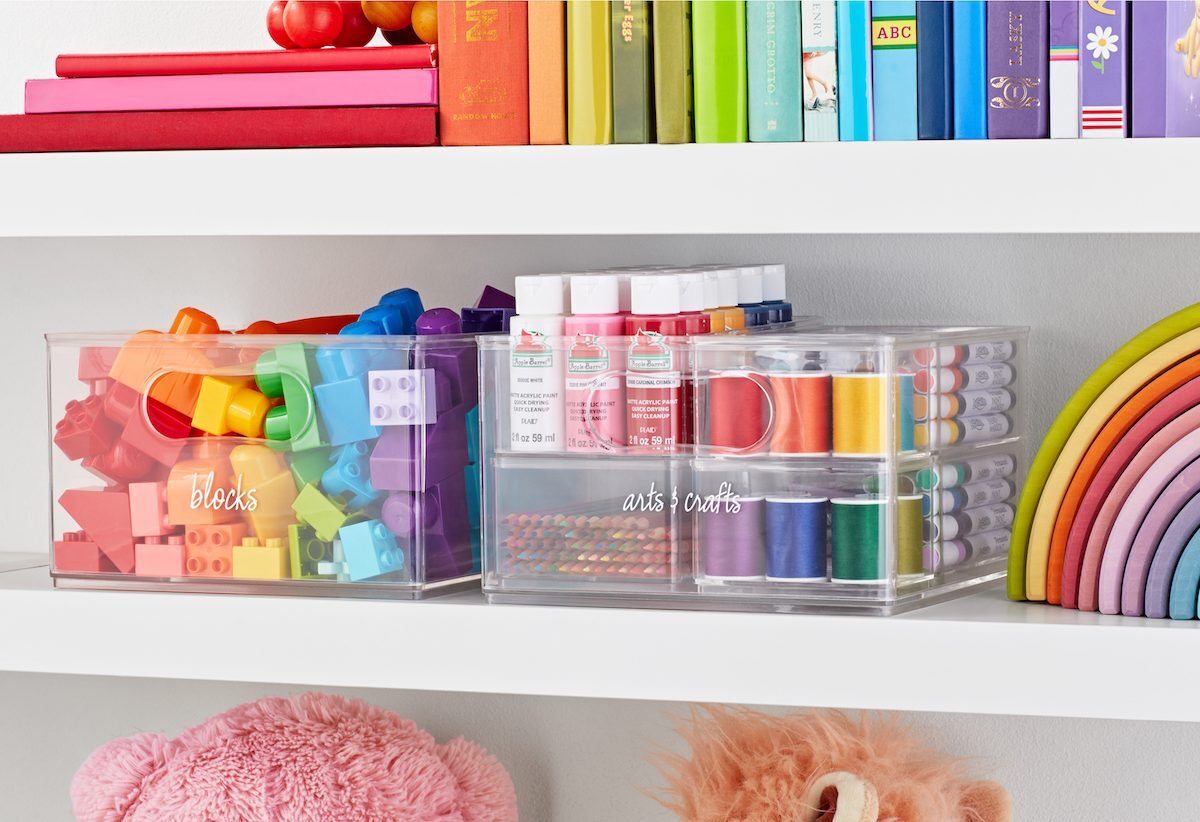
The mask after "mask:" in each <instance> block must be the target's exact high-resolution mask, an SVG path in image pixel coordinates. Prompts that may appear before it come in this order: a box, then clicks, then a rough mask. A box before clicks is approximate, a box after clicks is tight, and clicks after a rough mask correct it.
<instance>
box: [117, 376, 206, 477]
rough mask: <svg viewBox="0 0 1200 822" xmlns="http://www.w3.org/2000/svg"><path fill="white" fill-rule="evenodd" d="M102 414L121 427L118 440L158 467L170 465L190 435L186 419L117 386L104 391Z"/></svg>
mask: <svg viewBox="0 0 1200 822" xmlns="http://www.w3.org/2000/svg"><path fill="white" fill-rule="evenodd" d="M143 411H144V414H143ZM104 413H105V415H106V416H107V417H108V418H109V419H110V420H112V421H113V422H115V423H116V424H117V425H119V426H120V427H121V437H120V438H121V441H123V442H125V443H127V444H128V445H130V446H132V447H133V448H136V449H137V450H138V451H141V452H142V453H143V454H145V455H146V456H148V457H150V459H152V460H154V461H155V462H157V463H159V464H160V465H168V466H169V465H174V464H175V462H176V461H177V460H178V459H179V454H180V453H181V452H182V451H183V448H184V446H186V445H187V437H189V436H190V435H191V433H192V423H191V420H190V419H189V418H188V417H185V416H184V415H182V414H180V413H179V412H178V411H175V410H174V409H172V408H168V407H167V406H165V405H163V404H162V403H160V402H158V401H157V400H153V399H151V398H149V397H144V398H143V397H142V395H141V394H139V393H138V392H137V391H135V390H134V389H132V388H130V387H129V386H127V385H122V384H120V383H115V384H114V385H113V386H112V387H111V388H110V389H109V390H108V391H107V392H105V394H104Z"/></svg>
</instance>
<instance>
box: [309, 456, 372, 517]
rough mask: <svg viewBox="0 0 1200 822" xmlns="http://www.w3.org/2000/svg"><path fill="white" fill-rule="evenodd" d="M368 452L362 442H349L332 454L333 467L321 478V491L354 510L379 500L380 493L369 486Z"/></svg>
mask: <svg viewBox="0 0 1200 822" xmlns="http://www.w3.org/2000/svg"><path fill="white" fill-rule="evenodd" d="M370 453H371V448H370V446H368V445H367V444H366V443H365V442H352V443H350V444H349V445H343V446H342V447H341V448H339V449H337V450H336V451H334V453H333V459H334V463H333V465H332V466H330V467H329V469H327V470H326V471H325V473H324V474H322V475H321V489H322V490H323V491H324V492H325V493H326V494H328V495H329V496H331V497H336V498H339V499H341V500H343V501H344V502H345V503H346V507H347V508H349V509H350V510H354V511H357V510H359V509H361V508H366V507H367V506H368V505H370V504H371V503H372V502H374V501H375V500H377V499H379V493H380V492H379V491H376V490H375V489H374V488H373V487H372V486H371V478H370V476H369V468H370V464H369V460H368V456H369V454H370Z"/></svg>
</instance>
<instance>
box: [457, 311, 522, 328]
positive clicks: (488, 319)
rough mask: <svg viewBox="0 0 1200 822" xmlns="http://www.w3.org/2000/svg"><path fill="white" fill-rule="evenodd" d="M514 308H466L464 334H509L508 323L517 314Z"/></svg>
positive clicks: (463, 320) (463, 325) (463, 315)
mask: <svg viewBox="0 0 1200 822" xmlns="http://www.w3.org/2000/svg"><path fill="white" fill-rule="evenodd" d="M516 313H517V312H516V309H513V308H464V309H463V310H462V330H463V333H464V334H507V333H508V323H509V320H511V319H512V317H513V315H514V314H516Z"/></svg>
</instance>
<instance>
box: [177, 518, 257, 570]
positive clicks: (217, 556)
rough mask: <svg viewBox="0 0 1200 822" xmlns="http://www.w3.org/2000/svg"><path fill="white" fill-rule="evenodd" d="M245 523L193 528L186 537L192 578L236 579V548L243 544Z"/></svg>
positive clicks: (186, 557)
mask: <svg viewBox="0 0 1200 822" xmlns="http://www.w3.org/2000/svg"><path fill="white" fill-rule="evenodd" d="M246 532H247V528H246V525H245V524H244V523H240V522H236V523H229V524H227V525H189V526H188V528H187V533H186V534H185V536H184V565H185V568H186V569H187V575H188V576H190V577H228V576H233V546H234V545H241V543H242V539H244V538H245V536H246Z"/></svg>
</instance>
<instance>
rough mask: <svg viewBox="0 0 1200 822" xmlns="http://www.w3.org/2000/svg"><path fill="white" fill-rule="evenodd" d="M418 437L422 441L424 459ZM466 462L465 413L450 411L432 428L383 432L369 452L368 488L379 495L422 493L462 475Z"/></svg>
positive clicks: (423, 427)
mask: <svg viewBox="0 0 1200 822" xmlns="http://www.w3.org/2000/svg"><path fill="white" fill-rule="evenodd" d="M419 437H424V445H425V448H424V454H423V455H422V453H421V448H420V447H419V446H420V443H421V440H420V439H419ZM422 456H423V457H424V464H423V465H422V462H421V460H422ZM468 462H469V460H468V457H467V422H466V411H465V410H464V409H462V408H453V409H451V410H450V411H447V412H446V413H444V414H442V415H440V416H439V417H438V421H437V423H435V424H434V425H425V426H393V427H391V428H388V429H386V430H385V431H384V432H383V435H382V436H380V437H379V440H378V441H377V442H376V443H375V449H374V450H373V451H372V452H371V485H372V486H373V487H374V488H376V489H379V490H382V491H424V490H426V489H428V488H429V486H430V485H431V484H433V483H436V482H438V481H439V480H442V479H445V478H446V477H448V476H450V475H452V474H461V473H462V470H463V468H465V467H466V465H467V463H468Z"/></svg>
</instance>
